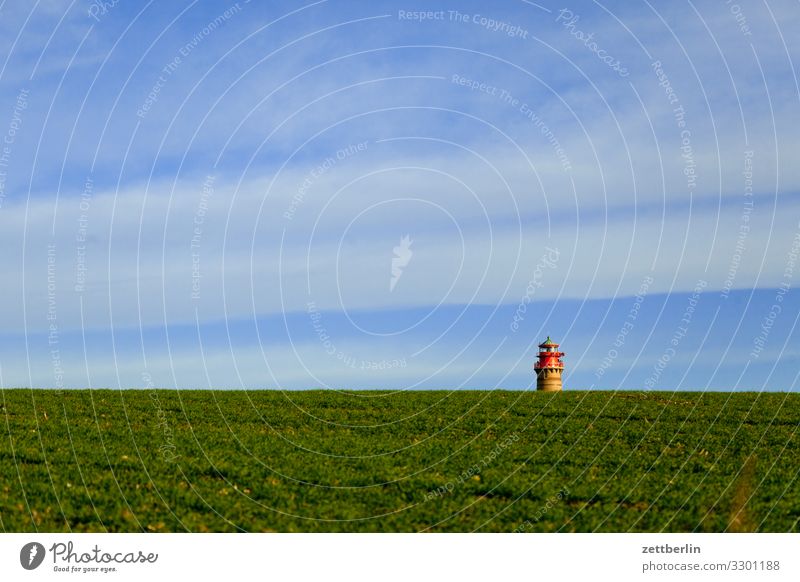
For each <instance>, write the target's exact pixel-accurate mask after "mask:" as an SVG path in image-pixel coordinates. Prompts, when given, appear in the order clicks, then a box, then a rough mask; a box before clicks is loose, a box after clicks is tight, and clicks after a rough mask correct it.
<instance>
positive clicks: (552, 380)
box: [533, 336, 564, 392]
mask: <svg viewBox="0 0 800 582" xmlns="http://www.w3.org/2000/svg"><path fill="white" fill-rule="evenodd" d="M563 355H564V352H559V351H558V344H557V343H556V342H554V341H553V340H551V339H550V336H547V339H546V340H544V341H543V342H542V343H540V344H539V359H538V361H537V362H536V363H535V364H534V365H533V369H534V370H536V390H541V391H543V392H561V373H562V372H563V371H564V362H562V361H561V356H563Z"/></svg>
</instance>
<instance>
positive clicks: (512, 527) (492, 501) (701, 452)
mask: <svg viewBox="0 0 800 582" xmlns="http://www.w3.org/2000/svg"><path fill="white" fill-rule="evenodd" d="M0 396H2V400H0V423H2V428H0V530H2V531H7V532H10V531H41V532H44V531H76V532H79V531H106V530H107V531H134V532H135V531H158V532H163V531H439V532H441V531H487V532H489V531H493V532H494V531H496V532H511V531H547V532H554V531H562V532H573V531H578V532H590V531H706V532H709V531H710V532H720V531H780V532H784V531H798V529H800V526H799V525H798V524H799V523H800V522H799V520H800V435H798V422H799V421H800V394H785V393H770V394H756V393H739V394H730V393H686V392H680V393H674V394H673V393H666V392H660V393H657V392H650V393H642V392H616V393H614V392H565V393H561V394H544V393H539V394H537V393H535V392H534V393H532V392H505V391H493V392H488V391H487V392H446V391H439V392H398V393H389V392H332V391H325V392H322V391H308V392H277V391H216V392H211V391H161V390H159V391H143V390H125V391H110V390H93V391H85V390H82V391H65V392H63V393H58V392H55V391H49V390H33V391H32V390H5V391H2V392H0Z"/></svg>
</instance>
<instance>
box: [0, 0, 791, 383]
mask: <svg viewBox="0 0 800 582" xmlns="http://www.w3.org/2000/svg"><path fill="white" fill-rule="evenodd" d="M421 11H425V12H421ZM798 27H800V9H798V6H797V4H796V3H792V2H788V1H787V2H769V3H767V4H765V5H763V6H761V5H759V6H758V8H756V7H755V6H750V5H745V4H744V3H743V4H741V5H739V4H735V3H733V2H730V3H726V2H710V1H709V2H686V3H683V2H676V3H669V5H667V6H662V5H657V4H649V3H647V2H642V3H638V2H635V3H623V2H611V3H596V2H575V3H571V4H551V3H533V2H524V1H512V0H508V1H503V2H498V3H496V4H486V3H477V2H436V3H434V4H431V3H430V2H425V3H422V2H417V3H414V2H408V3H404V2H401V3H398V2H391V3H389V2H369V3H367V2H363V3H355V2H343V1H338V2H337V1H321V2H309V3H295V2H276V3H261V2H245V1H240V2H238V3H235V2H170V3H163V2H162V3H157V4H156V3H134V2H126V1H124V0H123V1H119V2H117V3H114V2H105V3H102V2H87V1H81V2H78V1H76V2H60V1H56V0H51V1H46V2H37V3H32V4H30V5H28V4H24V3H4V4H2V5H0V33H2V34H0V45H2V49H3V50H2V51H0V58H2V61H3V62H2V65H0V134H2V136H1V137H0V140H3V143H2V144H0V146H2V147H3V148H4V149H1V150H0V154H2V155H0V172H2V175H0V180H1V181H0V248H2V249H3V255H2V257H3V266H4V282H5V284H4V285H3V301H2V302H0V385H2V386H5V387H11V386H38V387H65V388H74V387H84V386H91V387H142V386H144V385H146V384H148V382H149V380H145V379H149V378H151V379H152V382H153V383H154V384H155V385H158V386H163V387H178V388H205V387H216V388H239V387H247V388H284V389H299V388H316V387H329V388H390V389H417V388H446V389H465V388H485V389H491V388H497V387H500V388H518V389H524V388H529V387H531V386H532V385H533V384H534V382H535V379H534V377H533V375H532V372H531V365H532V363H533V359H534V356H535V346H536V344H537V343H539V341H541V340H542V339H543V338H544V336H546V335H548V334H549V335H551V336H553V337H554V338H555V339H556V340H560V341H561V343H562V347H563V349H564V351H565V352H566V353H567V357H566V364H567V375H566V386H567V388H568V389H569V388H574V389H579V388H595V389H617V388H623V389H636V388H643V387H646V388H652V389H665V390H672V389H714V390H723V389H733V390H762V389H766V390H796V389H797V372H798V370H800V365H798V364H799V363H800V359H798V356H800V354H798V347H797V346H798V345H799V344H798V342H797V339H798V331H797V326H796V324H797V317H798V313H800V309H799V308H800V298H798V293H797V291H796V290H795V287H796V286H797V285H798V278H800V266H798V265H797V264H796V261H797V255H798V253H800V197H798V193H799V192H800V167H798V164H797V159H798V154H799V153H800V147H799V146H800V144H799V143H798V142H800V134H798V132H797V129H796V125H797V120H798V119H800V87H799V85H798V78H797V65H796V64H797V62H798V57H800V54H799V53H800V47H798V39H797V35H796V34H793V31H795V30H797V29H798ZM404 237H408V240H409V241H411V242H410V243H406V244H405V245H404V243H402V240H403V238H404ZM393 279H394V283H392V280H393Z"/></svg>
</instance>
